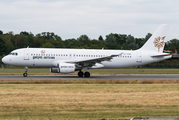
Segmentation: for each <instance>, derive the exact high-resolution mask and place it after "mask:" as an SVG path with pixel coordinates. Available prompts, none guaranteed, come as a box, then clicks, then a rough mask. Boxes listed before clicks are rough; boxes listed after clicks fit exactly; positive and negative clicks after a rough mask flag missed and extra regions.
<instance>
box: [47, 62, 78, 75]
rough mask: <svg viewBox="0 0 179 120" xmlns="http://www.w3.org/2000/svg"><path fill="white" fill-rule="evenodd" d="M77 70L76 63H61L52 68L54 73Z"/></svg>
mask: <svg viewBox="0 0 179 120" xmlns="http://www.w3.org/2000/svg"><path fill="white" fill-rule="evenodd" d="M74 71H75V64H70V63H59V65H58V67H54V68H50V72H52V73H73V72H74Z"/></svg>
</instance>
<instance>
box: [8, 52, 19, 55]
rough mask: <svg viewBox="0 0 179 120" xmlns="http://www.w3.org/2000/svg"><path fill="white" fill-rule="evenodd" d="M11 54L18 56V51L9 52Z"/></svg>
mask: <svg viewBox="0 0 179 120" xmlns="http://www.w3.org/2000/svg"><path fill="white" fill-rule="evenodd" d="M9 55H15V56H18V53H14V52H11V53H9Z"/></svg>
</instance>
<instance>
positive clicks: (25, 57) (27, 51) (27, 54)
mask: <svg viewBox="0 0 179 120" xmlns="http://www.w3.org/2000/svg"><path fill="white" fill-rule="evenodd" d="M24 60H29V49H28V48H26V49H25V50H24Z"/></svg>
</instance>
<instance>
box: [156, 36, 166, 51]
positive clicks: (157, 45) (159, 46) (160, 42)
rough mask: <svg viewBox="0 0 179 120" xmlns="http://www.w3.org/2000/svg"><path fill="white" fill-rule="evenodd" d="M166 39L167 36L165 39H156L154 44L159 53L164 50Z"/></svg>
mask: <svg viewBox="0 0 179 120" xmlns="http://www.w3.org/2000/svg"><path fill="white" fill-rule="evenodd" d="M165 37H166V36H164V37H160V36H158V37H156V38H155V40H154V42H153V43H154V47H157V48H158V52H160V48H162V47H163V46H164V44H165V42H164V39H165ZM160 40H162V41H160Z"/></svg>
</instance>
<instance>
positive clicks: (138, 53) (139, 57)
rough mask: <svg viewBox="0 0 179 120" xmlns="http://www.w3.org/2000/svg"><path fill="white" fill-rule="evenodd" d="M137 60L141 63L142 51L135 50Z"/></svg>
mask: <svg viewBox="0 0 179 120" xmlns="http://www.w3.org/2000/svg"><path fill="white" fill-rule="evenodd" d="M137 62H138V63H141V62H142V53H140V52H137Z"/></svg>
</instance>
